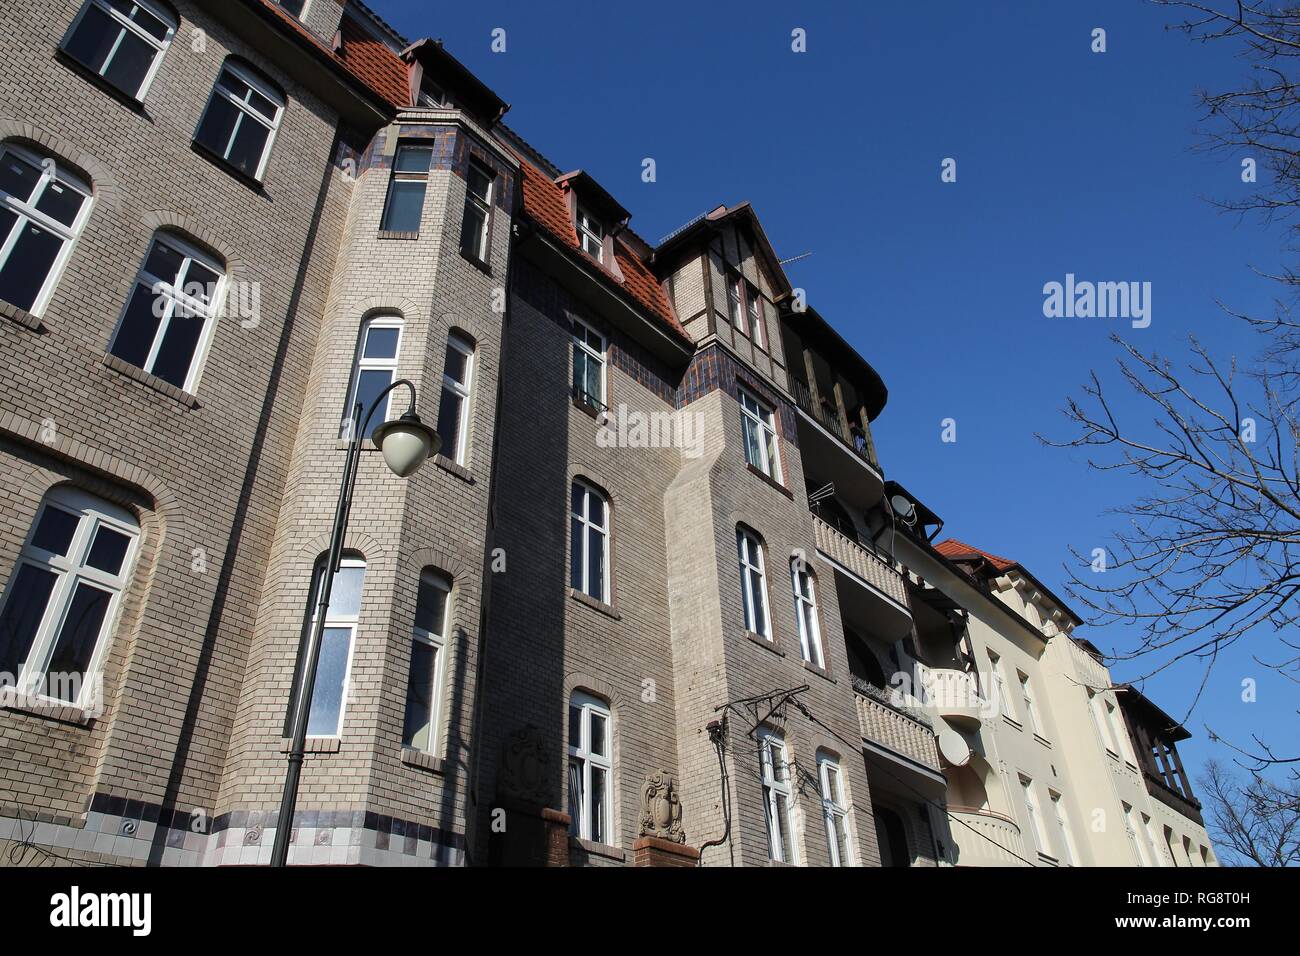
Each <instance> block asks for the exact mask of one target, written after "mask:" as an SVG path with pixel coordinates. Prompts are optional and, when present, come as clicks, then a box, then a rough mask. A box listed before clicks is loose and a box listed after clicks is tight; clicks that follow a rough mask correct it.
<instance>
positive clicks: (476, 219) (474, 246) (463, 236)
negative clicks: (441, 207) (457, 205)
mask: <svg viewBox="0 0 1300 956" xmlns="http://www.w3.org/2000/svg"><path fill="white" fill-rule="evenodd" d="M486 226H487V212H486V211H485V210H483V209H481V208H479V207H478V206H475V205H474V204H473V203H466V204H465V218H464V220H463V221H462V222H461V227H460V247H461V249H462V250H464V251H465V252H467V253H469V254H470V255H472V256H474V258H476V259H480V260H482V259H484V258H485V257H486V250H485V249H484V248H483V240H484V231H485V227H486Z"/></svg>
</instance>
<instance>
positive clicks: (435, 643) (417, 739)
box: [402, 568, 451, 754]
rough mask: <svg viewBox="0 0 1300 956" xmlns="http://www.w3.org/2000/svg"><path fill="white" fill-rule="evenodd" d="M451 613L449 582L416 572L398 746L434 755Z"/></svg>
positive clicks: (434, 573)
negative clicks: (417, 585)
mask: <svg viewBox="0 0 1300 956" xmlns="http://www.w3.org/2000/svg"><path fill="white" fill-rule="evenodd" d="M450 612H451V582H450V581H448V580H447V579H446V578H445V577H443V576H442V575H441V574H439V573H438V572H437V571H434V570H433V569H431V568H425V570H424V571H422V572H421V573H420V590H419V592H418V594H417V597H416V602H415V627H414V628H413V630H412V633H411V671H410V679H409V680H408V681H407V683H406V725H405V727H404V728H403V730H402V743H403V744H404V745H405V746H407V747H412V748H414V749H416V750H423V751H424V752H425V753H431V754H436V753H437V752H438V748H439V745H440V741H439V740H438V730H439V727H440V725H441V721H442V687H443V682H444V676H443V675H444V672H445V670H446V657H447V629H448V624H447V622H448V620H449V619H450Z"/></svg>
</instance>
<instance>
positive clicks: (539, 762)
mask: <svg viewBox="0 0 1300 956" xmlns="http://www.w3.org/2000/svg"><path fill="white" fill-rule="evenodd" d="M502 758H503V759H502V762H501V780H500V784H499V789H500V790H501V792H502V793H503V794H504V795H505V796H508V797H513V798H514V799H516V800H522V801H524V802H525V803H536V804H540V805H542V806H545V805H546V804H547V802H548V799H549V794H548V793H547V787H546V773H545V769H546V747H545V742H544V740H543V738H542V731H541V728H539V727H536V726H534V725H533V724H526V725H525V726H523V727H520V728H519V729H518V730H516V731H514V732H513V733H512V734H511V735H510V736H509V737H507V738H506V742H505V747H504V749H503V752H502Z"/></svg>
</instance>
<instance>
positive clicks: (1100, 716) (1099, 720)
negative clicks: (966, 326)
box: [1088, 688, 1119, 757]
mask: <svg viewBox="0 0 1300 956" xmlns="http://www.w3.org/2000/svg"><path fill="white" fill-rule="evenodd" d="M1088 712H1089V713H1090V714H1091V715H1092V725H1093V727H1094V728H1096V730H1097V736H1098V738H1100V740H1101V745H1102V746H1103V747H1105V748H1106V751H1107V752H1108V753H1109V754H1110V755H1111V756H1112V757H1118V756H1119V753H1118V752H1117V751H1116V749H1115V748H1116V746H1118V745H1117V744H1116V743H1115V741H1114V740H1113V739H1112V738H1111V734H1110V726H1109V725H1108V724H1107V722H1106V717H1105V711H1104V710H1103V709H1102V698H1101V696H1100V695H1099V694H1098V693H1097V692H1096V691H1094V690H1092V689H1091V688H1089V689H1088Z"/></svg>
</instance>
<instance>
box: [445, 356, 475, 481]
mask: <svg viewBox="0 0 1300 956" xmlns="http://www.w3.org/2000/svg"><path fill="white" fill-rule="evenodd" d="M473 376H474V345H473V344H472V343H471V342H470V341H469V340H468V339H467V338H465V337H464V336H463V335H461V334H460V333H458V332H452V333H451V334H450V335H449V336H447V357H446V358H445V359H444V360H443V366H442V403H441V404H440V405H439V406H438V435H439V436H440V437H441V438H442V454H443V455H446V456H447V457H448V458H450V459H451V460H452V461H454V462H456V464H458V465H463V464H464V463H465V448H466V446H467V444H468V435H469V412H470V388H471V383H472V381H473Z"/></svg>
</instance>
